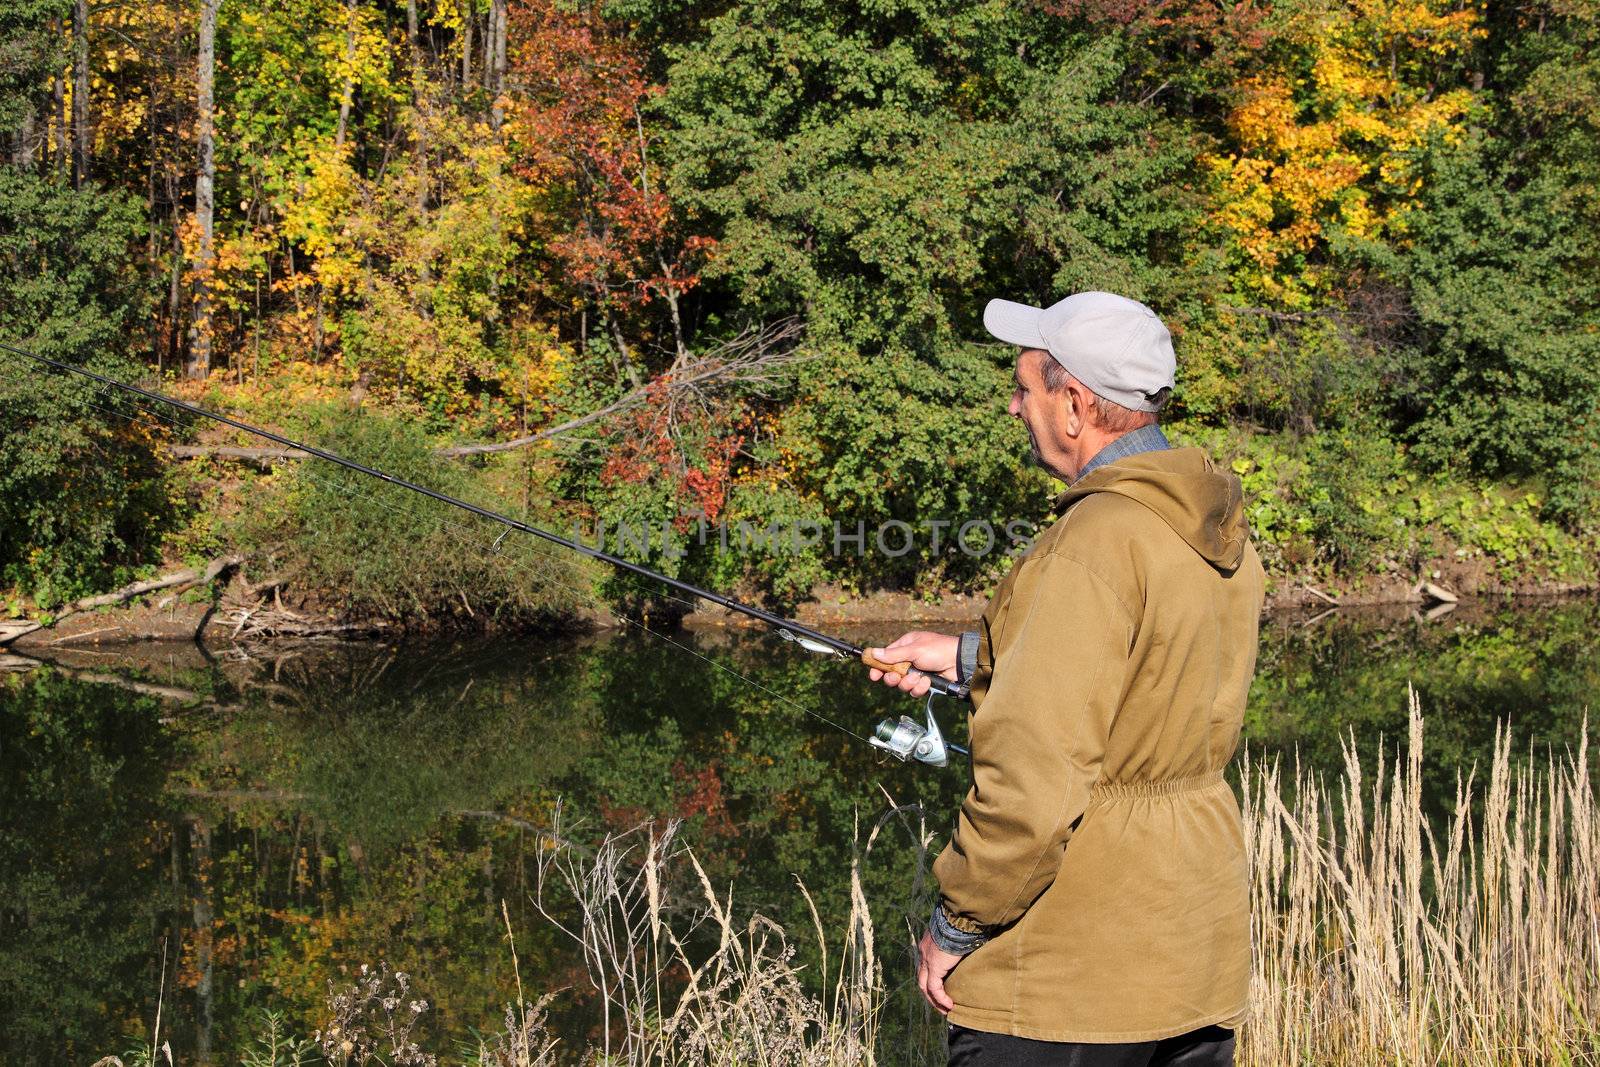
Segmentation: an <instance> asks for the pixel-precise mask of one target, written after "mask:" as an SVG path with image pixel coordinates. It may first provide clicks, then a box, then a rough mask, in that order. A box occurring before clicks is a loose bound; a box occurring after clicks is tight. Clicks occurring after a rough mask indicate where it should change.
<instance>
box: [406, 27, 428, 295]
mask: <svg viewBox="0 0 1600 1067" xmlns="http://www.w3.org/2000/svg"><path fill="white" fill-rule="evenodd" d="M406 34H407V36H408V37H409V39H410V41H411V106H412V109H413V111H414V112H415V113H416V118H415V120H414V121H415V132H416V140H417V143H416V147H415V152H416V160H415V166H416V172H417V193H416V201H415V210H416V212H417V222H418V223H419V225H420V226H421V227H422V228H423V229H426V228H427V219H428V189H429V186H430V184H431V180H430V178H429V168H428V162H429V161H428V120H429V117H430V116H429V114H428V78H427V71H426V69H425V68H424V66H423V60H422V39H421V37H420V36H419V34H418V32H417V0H406ZM417 279H418V281H420V282H421V283H422V284H421V285H420V286H418V289H419V290H422V289H426V288H428V287H429V286H430V285H431V283H432V281H433V271H432V270H431V269H430V268H429V266H428V260H427V257H426V256H423V257H421V258H420V263H419V266H418V268H417ZM417 295H418V296H419V297H420V295H421V293H420V292H419V293H418V294H417ZM414 303H415V304H416V305H417V311H418V313H419V314H420V315H421V316H422V317H423V318H424V319H427V318H431V317H432V309H431V307H430V306H429V305H428V303H427V302H426V301H423V300H421V299H417V300H414Z"/></svg>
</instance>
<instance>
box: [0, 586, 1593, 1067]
mask: <svg viewBox="0 0 1600 1067" xmlns="http://www.w3.org/2000/svg"><path fill="white" fill-rule="evenodd" d="M895 632H898V628H883V629H878V630H874V631H867V632H858V633H856V634H854V635H852V636H855V637H858V638H871V639H873V640H881V639H884V638H887V637H890V636H893V634H894V633H895ZM672 636H673V640H674V641H676V642H678V643H679V644H681V645H683V646H686V647H685V648H677V647H674V646H673V645H671V644H669V643H667V642H666V641H662V640H659V639H657V638H654V637H651V636H647V635H643V634H638V633H631V634H630V633H616V634H600V635H591V636H585V637H581V638H574V639H560V640H555V639H548V638H545V639H524V640H496V641H485V640H481V639H480V640H474V641H462V642H459V643H443V644H441V643H439V642H437V641H434V642H429V643H426V644H424V643H416V644H411V645H404V644H388V643H382V644H380V643H360V644H354V643H322V644H303V645H295V646H260V645H256V646H252V647H250V648H248V649H213V650H211V654H210V656H209V657H208V656H205V655H202V654H201V652H200V650H198V649H195V648H192V647H190V646H178V645H166V644H160V645H158V644H147V645H140V646H130V647H128V648H125V649H120V650H104V649H101V650H95V651H94V652H85V651H79V652H67V651H64V650H63V651H61V653H60V655H59V657H58V658H57V659H55V660H54V661H53V662H52V663H51V664H48V665H45V666H39V667H35V668H32V669H19V670H14V671H10V672H6V673H0V1047H3V1048H4V1049H5V1050H6V1060H7V1062H8V1063H14V1064H35V1063H37V1064H63V1063H72V1064H89V1063H92V1062H93V1061H94V1060H96V1059H97V1058H99V1057H100V1056H102V1055H106V1054H109V1053H117V1054H124V1053H126V1052H127V1051H129V1050H132V1049H134V1048H136V1047H137V1046H139V1045H140V1044H142V1043H143V1044H147V1043H148V1041H149V1039H150V1036H151V1033H152V1029H153V1027H154V1025H155V1022H156V1017H157V1011H158V1008H159V1011H160V1026H161V1030H160V1037H161V1040H162V1041H170V1043H171V1047H172V1050H173V1056H174V1059H175V1061H176V1062H177V1063H179V1064H185V1063H205V1062H214V1063H229V1064H232V1063H237V1062H239V1060H240V1057H241V1055H243V1053H244V1052H245V1050H246V1049H247V1047H248V1046H250V1045H251V1043H252V1042H253V1041H254V1040H255V1039H256V1038H257V1037H258V1036H259V1035H260V1034H261V1033H262V1032H263V1031H264V1028H265V1026H266V1019H267V1018H268V1016H267V1014H266V1013H274V1014H275V1015H276V1017H277V1018H278V1019H279V1020H280V1022H281V1024H282V1025H283V1026H284V1027H286V1028H288V1029H290V1030H293V1031H297V1032H301V1033H309V1032H310V1031H311V1030H313V1029H315V1028H316V1027H317V1026H319V1025H321V1024H322V1022H323V1021H324V1020H325V1019H326V1012H325V999H326V997H327V994H328V991H329V986H330V982H331V983H333V984H334V985H335V986H340V987H342V986H344V985H346V984H348V983H349V982H350V981H351V980H352V977H353V976H354V975H356V974H357V973H359V968H360V967H361V966H362V965H363V964H366V965H368V966H377V965H378V964H379V963H380V962H381V963H385V964H387V965H389V966H392V967H395V968H397V969H401V970H404V971H406V972H408V973H409V974H410V975H411V976H412V978H411V981H412V983H413V989H414V990H415V992H416V994H417V995H419V996H422V997H425V998H426V999H427V1000H428V1001H429V1004H430V1006H429V1009H428V1011H427V1012H426V1013H425V1015H424V1018H423V1020H422V1023H421V1024H420V1026H419V1029H418V1031H417V1032H418V1034H419V1035H420V1036H421V1038H422V1040H423V1042H424V1044H426V1045H429V1046H430V1047H432V1048H435V1049H436V1050H439V1051H441V1052H444V1053H448V1054H452V1055H455V1056H456V1060H454V1061H452V1062H457V1061H459V1059H460V1050H461V1049H463V1048H465V1047H467V1046H468V1045H471V1044H472V1042H473V1041H474V1037H473V1035H474V1034H475V1033H481V1032H489V1031H492V1030H493V1029H494V1028H495V1027H496V1026H497V1025H498V1024H499V1022H500V1020H501V1017H502V1015H503V1012H504V1007H505V1004H506V1003H507V1002H508V1001H509V1000H510V999H511V998H512V997H513V996H514V991H515V983H516V979H517V976H518V971H514V970H513V967H512V960H511V945H510V944H509V943H508V941H507V937H506V928H507V921H508V920H509V924H510V928H511V931H512V933H513V934H514V936H515V938H516V941H515V946H516V951H517V956H518V968H519V970H520V977H521V980H522V982H523V984H524V986H525V987H526V988H528V989H529V990H530V991H535V992H544V991H558V992H557V996H556V998H555V999H554V1000H553V1001H552V1012H553V1018H554V1025H555V1026H556V1028H557V1030H558V1032H559V1033H561V1034H562V1035H563V1037H564V1039H565V1046H566V1047H567V1048H570V1049H573V1050H576V1049H578V1048H579V1047H581V1046H582V1045H583V1044H584V1043H585V1042H588V1041H592V1040H595V1039H597V1036H598V1029H597V1028H598V1022H597V1020H598V1018H599V1015H598V1014H597V1011H596V1005H595V997H594V994H593V992H592V990H591V987H590V986H589V984H588V980H587V978H586V977H585V971H584V969H583V966H582V964H581V959H580V957H579V956H578V954H577V953H576V952H575V951H574V950H573V948H572V946H571V944H570V943H569V942H568V941H567V940H566V939H565V938H564V937H563V935H562V934H561V933H560V931H559V930H558V929H556V927H555V926H554V925H553V924H552V922H551V921H549V919H548V918H546V917H545V916H544V915H542V914H541V913H540V911H539V909H538V907H537V906H536V902H535V898H536V895H537V894H536V889H537V881H538V871H539V866H540V860H541V858H542V857H543V858H547V857H548V855H549V853H550V845H549V843H548V837H547V836H546V835H547V833H548V831H550V830H551V829H552V828H555V829H557V830H558V832H559V834H560V836H561V837H562V838H563V839H564V840H568V841H572V842H575V843H577V844H578V846H579V847H590V846H592V845H593V844H594V843H596V842H598V841H599V840H601V839H602V838H604V837H605V835H606V834H607V833H608V832H614V831H621V830H626V829H628V828H630V827H635V826H639V825H641V824H648V825H650V826H653V827H655V828H657V829H658V830H659V829H660V828H661V827H663V826H665V825H666V824H667V821H668V820H672V819H680V820H682V821H683V823H682V826H683V828H682V832H681V838H680V840H681V841H683V842H684V843H687V844H689V845H690V846H692V847H693V848H694V850H695V855H696V856H697V857H698V858H699V860H700V862H701V863H702V865H703V866H704V868H705V870H706V873H707V875H708V877H709V879H710V880H711V882H712V883H713V884H714V885H715V886H716V887H717V889H718V892H719V894H723V893H728V892H730V891H731V893H732V899H733V902H734V904H733V906H734V910H735V912H736V913H737V914H739V915H741V916H746V915H748V914H750V913H752V912H760V913H763V914H765V915H769V916H771V917H773V918H775V919H777V920H778V921H779V922H781V923H782V924H784V925H785V926H786V927H787V928H788V929H789V930H791V931H794V932H796V933H797V934H800V935H805V936H810V935H809V932H810V930H811V929H812V923H811V920H810V917H809V913H808V911H807V908H806V904H805V901H804V898H803V897H802V896H801V895H800V893H799V891H798V889H797V888H796V881H797V880H798V881H801V882H803V883H804V884H805V886H806V887H807V888H808V889H809V890H810V891H811V894H812V896H813V898H814V899H815V900H816V904H817V907H818V910H819V912H820V916H821V919H822V924H823V926H824V927H825V928H828V929H830V930H836V929H839V928H840V927H842V925H843V924H844V918H843V916H844V915H846V914H847V911H848V906H849V899H848V892H849V877H850V870H851V867H852V863H856V864H858V866H859V869H860V871H861V878H862V884H863V887H864V889H865V892H866V895H867V897H868V899H869V900H870V901H871V902H872V911H873V916H874V920H875V926H876V930H877V932H878V940H879V950H880V956H882V958H883V960H884V963H885V967H886V970H887V973H889V975H890V977H891V978H894V979H895V980H896V981H898V980H899V979H900V978H901V977H903V975H902V974H901V971H902V970H903V968H904V967H905V965H906V964H905V960H906V944H907V942H908V938H909V934H910V931H911V930H912V929H913V928H914V927H915V926H916V925H917V924H918V923H919V922H920V918H919V917H920V914H921V909H922V908H923V907H925V906H926V900H927V892H928V890H927V886H926V882H925V879H924V878H923V877H922V875H921V872H922V871H923V870H924V869H925V866H926V863H927V860H928V858H929V851H930V850H931V851H933V852H936V851H937V849H938V848H939V847H940V845H941V844H942V842H943V840H944V835H945V831H946V829H947V827H948V825H949V823H950V821H951V817H952V813H953V812H954V810H955V808H956V807H957V805H958V804H959V802H960V797H961V794H962V792H963V789H964V787H965V771H964V767H962V766H960V765H959V764H958V765H953V766H952V767H950V768H947V769H944V770H936V769H933V768H928V767H923V766H918V765H915V764H913V765H903V764H899V763H897V762H894V761H893V760H890V759H888V758H886V757H884V756H882V755H881V754H879V753H877V752H876V751H874V750H872V749H870V748H869V747H868V746H867V745H865V744H864V743H863V741H861V740H860V739H858V738H857V737H855V736H852V735H851V733H850V732H847V730H848V731H853V732H855V733H857V734H867V733H869V732H870V729H871V727H872V725H873V724H874V723H875V722H876V721H877V720H878V719H879V718H881V717H883V716H885V715H889V714H900V713H902V712H907V713H910V714H913V715H916V714H919V711H920V709H919V707H918V706H917V705H915V704H913V703H911V702H909V701H906V700H902V699H899V698H896V697H895V696H893V695H892V694H888V693H885V692H879V691H877V690H876V689H875V688H874V687H872V686H870V685H868V684H866V683H865V681H864V679H863V678H862V676H861V672H860V671H859V670H858V669H856V668H854V667H853V666H852V665H850V664H847V663H841V662H830V661H825V660H821V659H819V658H817V657H814V656H811V655H808V654H806V653H804V652H802V651H800V650H799V649H797V648H795V647H794V646H792V645H786V644H783V643H782V642H778V641H775V640H773V639H771V638H769V637H766V636H763V635H760V634H755V633H748V632H744V631H738V632H710V633H707V632H701V633H675V634H674V635H672ZM730 672H738V673H739V674H742V675H744V676H745V678H746V679H748V680H745V679H741V678H739V677H736V676H735V674H733V673H730ZM1597 683H1600V604H1597V602H1595V601H1592V600H1573V601H1563V602H1550V603H1543V604H1535V605H1532V606H1529V605H1526V604H1523V605H1513V604H1510V603H1507V604H1479V605H1472V606H1462V607H1461V608H1459V609H1458V610H1456V611H1454V612H1452V613H1450V614H1448V615H1446V616H1444V617H1441V618H1436V619H1433V620H1426V619H1422V618H1420V617H1417V616H1415V615H1414V614H1412V613H1411V612H1410V611H1409V609H1404V610H1401V609H1395V610H1393V611H1389V612H1384V613H1377V614H1358V613H1353V612H1349V611H1343V610H1341V611H1339V612H1332V613H1328V614H1326V615H1324V616H1322V617H1315V616H1309V615H1307V616H1295V617H1287V616H1285V617H1274V618H1272V619H1270V620H1268V621H1267V623H1266V624H1265V625H1264V627H1263V630H1262V638H1261V656H1260V666H1259V669H1258V674H1257V678H1256V682H1255V686H1254V688H1253V690H1252V694H1251V701H1250V708H1249V713H1248V718H1247V722H1246V730H1245V737H1246V747H1247V749H1248V751H1249V752H1250V754H1251V758H1263V759H1272V758H1282V759H1288V760H1296V759H1298V760H1299V761H1300V763H1301V764H1302V765H1303V766H1306V767H1309V768H1313V769H1316V770H1318V771H1321V772H1324V773H1327V774H1330V775H1331V774H1336V773H1337V772H1338V770H1339V768H1340V765H1341V763H1340V761H1341V745H1342V744H1343V743H1346V742H1347V741H1349V742H1353V743H1354V745H1355V746H1356V748H1357V749H1358V750H1359V751H1360V752H1361V753H1363V755H1364V756H1365V757H1367V758H1368V759H1371V758H1372V757H1373V756H1375V755H1376V753H1377V752H1378V751H1379V750H1380V749H1382V748H1384V747H1385V745H1388V746H1390V748H1391V750H1392V746H1393V744H1394V743H1395V742H1396V741H1398V740H1400V739H1401V738H1402V737H1403V734H1404V724H1405V721H1406V705H1407V686H1408V684H1409V685H1411V686H1414V687H1415V689H1416V691H1417V693H1418V695H1419V697H1420V700H1421V703H1422V707H1423V710H1424V714H1425V715H1426V717H1427V740H1426V752H1427V759H1426V764H1425V766H1426V768H1427V775H1428V777H1427V781H1428V783H1429V789H1430V803H1432V804H1434V805H1435V806H1436V807H1437V808H1438V809H1439V810H1441V811H1442V810H1444V806H1445V805H1446V803H1447V802H1448V799H1449V798H1450V797H1451V796H1453V790H1454V788H1455V782H1456V777H1457V774H1458V773H1459V772H1461V771H1462V770H1464V769H1466V768H1468V767H1470V766H1471V765H1472V764H1473V763H1474V762H1475V761H1483V760H1485V759H1486V757H1487V754H1488V752H1489V749H1490V746H1491V744H1492V739H1493V737H1494V734H1495V730H1496V725H1497V723H1501V722H1505V723H1508V724H1509V729H1510V731H1511V734H1512V737H1513V740H1514V744H1515V745H1516V746H1517V748H1518V749H1519V750H1520V751H1524V752H1534V753H1536V754H1537V753H1540V752H1542V751H1543V750H1544V748H1545V746H1556V747H1557V748H1563V747H1565V746H1569V745H1575V744H1576V743H1577V741H1578V740H1579V737H1580V735H1581V732H1582V730H1583V723H1584V719H1585V715H1586V711H1587V708H1588V705H1589V701H1590V699H1591V694H1593V693H1594V692H1595V691H1596V689H1597ZM943 718H944V721H945V724H946V728H947V729H948V730H949V732H950V733H951V734H952V736H953V737H954V738H956V739H960V738H961V737H962V736H963V735H964V733H965V725H964V722H962V721H961V716H960V715H959V714H958V713H957V712H956V711H955V710H953V709H950V708H946V709H944V711H943ZM824 720H831V721H824ZM841 727H843V728H841ZM891 805H894V806H899V807H900V809H901V810H900V813H899V814H897V815H894V816H888V817H886V816H887V813H889V812H890V811H891ZM915 805H920V810H921V812H923V813H924V814H925V817H926V824H927V827H928V830H929V831H930V832H931V834H932V838H931V840H930V841H927V842H921V841H919V833H918V819H917V815H916V809H915V808H913V807H911V806H915ZM878 826H881V831H880V833H879V836H878V838H877V839H876V840H875V841H874V842H873V844H872V847H871V849H870V850H866V849H865V848H864V846H863V842H864V839H865V837H866V836H867V835H868V834H870V832H871V831H872V830H873V829H874V827H878ZM924 844H926V845H927V847H923V846H924ZM685 890H687V892H685ZM673 891H674V892H677V893H679V899H681V900H683V901H684V903H683V905H682V914H684V915H685V916H687V914H688V913H689V912H690V911H692V908H693V905H694V903H695V899H696V898H695V896H694V894H695V893H697V892H698V890H697V889H694V887H693V886H687V887H685V886H679V887H677V888H676V889H674V890H673ZM554 899H555V894H553V893H552V895H551V900H554ZM551 907H552V909H553V910H554V911H556V912H557V913H558V914H559V911H560V907H559V905H557V904H552V905H551ZM803 939H804V938H803V937H802V938H801V940H803ZM802 955H804V952H803V951H802ZM907 1010H911V1009H909V1008H908V1009H907ZM891 1028H892V1027H891Z"/></svg>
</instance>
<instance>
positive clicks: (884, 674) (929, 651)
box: [867, 630, 961, 697]
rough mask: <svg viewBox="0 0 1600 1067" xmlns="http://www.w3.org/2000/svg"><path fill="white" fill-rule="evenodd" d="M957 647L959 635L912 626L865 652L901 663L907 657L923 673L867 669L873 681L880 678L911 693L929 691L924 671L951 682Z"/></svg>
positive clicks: (958, 645)
mask: <svg viewBox="0 0 1600 1067" xmlns="http://www.w3.org/2000/svg"><path fill="white" fill-rule="evenodd" d="M960 647H961V639H960V638H959V637H952V636H951V635H950V634H936V633H930V632H929V631H927V630H912V631H911V632H910V633H907V634H901V635H900V636H899V637H897V638H895V639H894V641H893V642H891V643H890V644H889V645H887V646H885V647H883V648H869V649H867V654H868V655H870V656H872V657H873V658H875V659H878V660H881V661H883V662H885V663H904V662H906V661H908V660H909V661H910V663H911V665H912V666H913V667H915V668H916V669H917V670H919V671H921V672H923V673H922V674H912V675H900V674H896V673H895V672H893V671H880V670H878V669H876V668H872V669H871V670H869V671H868V673H869V674H870V675H871V677H872V680H873V681H874V682H882V683H883V684H884V685H888V686H893V687H894V688H896V689H903V690H905V691H906V692H907V693H910V694H911V695H912V696H914V697H920V696H922V695H924V694H925V693H927V691H928V686H929V682H928V679H927V677H926V675H929V674H937V675H940V676H941V677H943V678H946V679H948V680H949V681H952V682H953V681H955V680H956V656H957V655H958V654H959V651H960Z"/></svg>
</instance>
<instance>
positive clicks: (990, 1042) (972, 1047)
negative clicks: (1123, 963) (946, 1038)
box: [950, 1026, 1233, 1067]
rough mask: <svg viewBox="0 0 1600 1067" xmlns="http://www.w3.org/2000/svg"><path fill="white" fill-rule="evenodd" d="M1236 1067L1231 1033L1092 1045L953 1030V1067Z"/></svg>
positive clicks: (1216, 1029) (1215, 1029) (1218, 1030)
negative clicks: (1124, 1043)
mask: <svg viewBox="0 0 1600 1067" xmlns="http://www.w3.org/2000/svg"><path fill="white" fill-rule="evenodd" d="M1002 1065H1004V1067H1233V1031H1232V1030H1224V1029H1223V1028H1222V1027H1220V1026H1207V1027H1205V1028H1204V1029H1201V1030H1192V1031H1190V1032H1189V1033H1187V1034H1183V1035H1181V1036H1179V1037H1169V1038H1167V1039H1166V1040H1165V1041H1139V1042H1134V1043H1131V1044H1126V1045H1089V1044H1080V1043H1078V1042H1075V1041H1035V1040H1033V1039H1032V1038H1027V1037H1012V1036H1010V1035H1009V1034H990V1033H985V1032H984V1031H982V1030H968V1029H967V1028H966V1027H964V1026H952V1027H950V1067H1002Z"/></svg>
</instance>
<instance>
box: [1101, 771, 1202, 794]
mask: <svg viewBox="0 0 1600 1067" xmlns="http://www.w3.org/2000/svg"><path fill="white" fill-rule="evenodd" d="M1220 781H1222V772H1221V771H1207V772H1206V773H1205V774H1197V775H1194V776H1193V777H1190V778H1167V779H1164V780H1162V781H1159V782H1096V783H1095V784H1094V787H1093V788H1092V789H1091V790H1090V791H1089V796H1090V798H1091V799H1094V800H1106V799H1109V798H1112V797H1166V796H1172V795H1174V794H1176V793H1194V792H1198V791H1199V790H1202V789H1210V788H1211V787H1212V786H1214V785H1216V784H1217V783H1218V782H1220Z"/></svg>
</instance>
